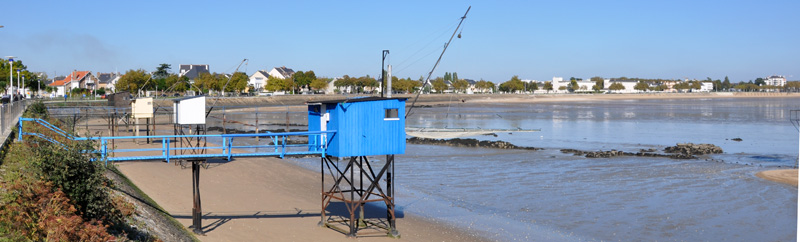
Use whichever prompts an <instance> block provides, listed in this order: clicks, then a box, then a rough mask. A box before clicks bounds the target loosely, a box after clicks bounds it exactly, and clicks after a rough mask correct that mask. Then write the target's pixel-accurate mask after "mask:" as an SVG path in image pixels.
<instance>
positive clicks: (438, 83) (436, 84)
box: [431, 77, 447, 93]
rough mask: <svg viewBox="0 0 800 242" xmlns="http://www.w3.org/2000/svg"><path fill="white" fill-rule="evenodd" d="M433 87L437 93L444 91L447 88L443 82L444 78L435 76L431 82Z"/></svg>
mask: <svg viewBox="0 0 800 242" xmlns="http://www.w3.org/2000/svg"><path fill="white" fill-rule="evenodd" d="M431 85H432V86H433V89H435V90H436V91H437V92H439V93H444V91H445V90H447V83H445V82H444V78H441V77H437V78H436V79H434V80H433V81H432V82H431Z"/></svg>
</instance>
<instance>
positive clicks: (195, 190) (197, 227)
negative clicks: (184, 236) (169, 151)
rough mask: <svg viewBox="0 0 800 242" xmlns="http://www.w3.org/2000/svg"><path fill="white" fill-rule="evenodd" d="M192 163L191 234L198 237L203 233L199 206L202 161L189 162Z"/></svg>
mask: <svg viewBox="0 0 800 242" xmlns="http://www.w3.org/2000/svg"><path fill="white" fill-rule="evenodd" d="M191 162H192V196H193V198H194V206H193V207H192V226H191V228H192V232H194V233H195V234H198V235H205V233H203V221H202V220H203V209H202V207H201V204H200V162H202V160H191Z"/></svg>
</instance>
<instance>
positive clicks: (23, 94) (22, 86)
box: [20, 74, 27, 99]
mask: <svg viewBox="0 0 800 242" xmlns="http://www.w3.org/2000/svg"><path fill="white" fill-rule="evenodd" d="M20 88H21V89H22V97H21V98H22V99H25V96H26V95H25V94H27V93H25V74H22V85H21V86H20Z"/></svg>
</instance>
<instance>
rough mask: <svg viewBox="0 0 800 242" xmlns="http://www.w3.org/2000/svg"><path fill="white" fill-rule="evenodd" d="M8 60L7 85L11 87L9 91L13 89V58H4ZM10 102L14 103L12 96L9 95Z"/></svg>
mask: <svg viewBox="0 0 800 242" xmlns="http://www.w3.org/2000/svg"><path fill="white" fill-rule="evenodd" d="M6 59H8V85H11V88H9V91H10V90H11V89H14V57H13V56H6ZM11 102H14V95H11Z"/></svg>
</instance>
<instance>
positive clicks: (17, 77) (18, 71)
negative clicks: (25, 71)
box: [17, 68, 21, 94]
mask: <svg viewBox="0 0 800 242" xmlns="http://www.w3.org/2000/svg"><path fill="white" fill-rule="evenodd" d="M20 70H21V69H19V68H17V94H18V93H19V87H20V85H19V76H20V74H19V71H20Z"/></svg>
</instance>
